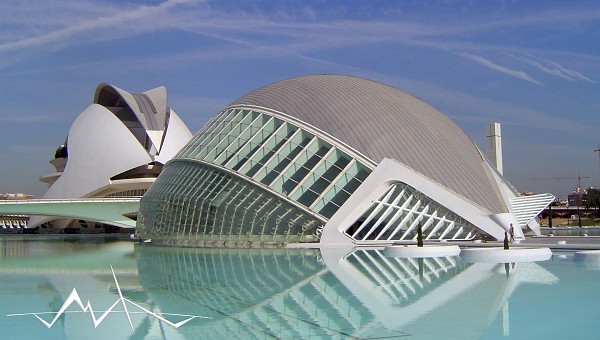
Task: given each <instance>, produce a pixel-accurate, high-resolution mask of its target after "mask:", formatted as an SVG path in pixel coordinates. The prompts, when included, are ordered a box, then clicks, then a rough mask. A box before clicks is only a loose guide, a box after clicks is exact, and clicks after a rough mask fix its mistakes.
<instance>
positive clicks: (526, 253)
mask: <svg viewBox="0 0 600 340" xmlns="http://www.w3.org/2000/svg"><path fill="white" fill-rule="evenodd" d="M460 257H461V259H463V260H464V261H466V262H492V263H509V262H534V261H546V260H549V259H550V258H551V257H552V251H551V250H550V248H522V247H519V248H511V249H509V250H505V249H504V248H501V247H493V248H465V249H462V251H461V252H460Z"/></svg>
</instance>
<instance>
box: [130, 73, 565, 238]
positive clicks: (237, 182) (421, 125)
mask: <svg viewBox="0 0 600 340" xmlns="http://www.w3.org/2000/svg"><path fill="white" fill-rule="evenodd" d="M149 137H151V136H149ZM152 141H154V140H153V139H152ZM148 150H149V149H148ZM552 198H553V197H552V196H551V195H537V196H528V197H520V196H519V194H518V192H517V191H516V190H515V189H514V188H513V187H512V186H511V185H510V184H509V183H508V182H507V181H506V179H505V178H504V177H503V176H502V174H501V173H500V171H498V170H497V169H496V168H495V167H494V166H493V165H492V163H491V162H490V161H489V160H488V159H487V158H486V156H484V154H483V153H482V152H481V150H480V149H479V148H478V147H477V146H476V145H475V143H474V142H473V141H472V140H471V139H470V138H469V137H468V136H467V135H466V134H465V132H464V131H463V130H461V129H460V128H459V127H458V126H457V125H456V124H455V123H453V122H452V121H451V120H450V119H449V118H448V117H447V116H446V115H444V114H442V113H440V112H439V111H437V110H436V109H434V108H433V107H431V106H430V105H428V104H427V103H425V102H423V101H422V100H420V99H418V98H416V97H414V96H412V95H410V94H408V93H406V92H404V91H401V90H399V89H396V88H394V87H391V86H387V85H384V84H381V83H378V82H375V81H371V80H366V79H362V78H356V77H349V76H340V75H315V76H305V77H298V78H292V79H288V80H283V81H279V82H276V83H273V84H270V85H267V86H265V87H263V88H260V89H257V90H255V91H253V92H251V93H249V94H247V95H245V96H243V97H241V98H239V99H238V100H236V101H234V102H233V103H231V104H230V105H229V106H227V107H225V108H223V109H222V110H221V111H219V112H218V113H217V114H215V115H214V116H213V117H212V118H211V119H210V121H209V122H208V123H207V124H206V125H205V126H204V127H203V128H202V129H201V130H200V131H199V132H198V133H197V134H196V135H195V136H194V137H193V138H192V139H191V140H190V141H189V142H188V143H187V145H185V146H184V147H183V148H182V149H181V150H180V151H179V152H178V153H177V154H176V155H175V156H174V157H173V158H172V159H171V160H169V161H168V162H166V164H165V165H164V167H163V168H162V172H161V174H160V176H158V178H157V179H156V180H155V181H154V183H153V184H152V186H151V187H150V188H149V189H148V191H147V192H146V193H145V195H144V196H143V198H142V200H141V203H140V211H139V214H138V219H137V227H136V229H137V230H136V232H137V234H138V235H139V236H140V237H141V238H144V239H152V242H153V243H158V244H167V245H182V246H234V247H235V246H240V247H245V246H248V247H251V246H268V245H273V246H280V245H284V244H289V243H305V242H311V243H321V244H324V245H332V244H354V245H371V244H378V245H380V244H390V243H397V242H402V241H410V240H414V239H415V238H416V235H417V230H418V229H421V230H422V233H423V238H424V239H425V240H439V241H443V240H473V239H475V238H480V237H488V238H491V239H499V240H501V239H503V238H504V233H505V231H506V230H508V227H509V225H510V224H511V223H512V224H514V225H515V226H519V227H520V228H515V229H516V235H515V236H516V237H522V236H523V232H527V231H531V232H534V233H539V224H538V223H537V221H536V219H535V217H536V216H537V214H538V213H539V212H540V211H541V210H542V209H543V208H545V207H546V206H547V205H548V204H549V203H550V202H551V201H552Z"/></svg>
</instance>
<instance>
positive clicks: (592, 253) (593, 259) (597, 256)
mask: <svg viewBox="0 0 600 340" xmlns="http://www.w3.org/2000/svg"><path fill="white" fill-rule="evenodd" d="M573 261H576V262H580V263H582V264H583V265H584V266H585V268H586V269H592V270H600V250H587V251H578V252H576V253H575V254H574V255H573Z"/></svg>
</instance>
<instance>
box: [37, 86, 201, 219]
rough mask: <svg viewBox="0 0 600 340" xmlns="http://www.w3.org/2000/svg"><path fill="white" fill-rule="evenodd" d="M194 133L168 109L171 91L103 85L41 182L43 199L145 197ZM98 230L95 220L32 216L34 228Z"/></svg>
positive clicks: (73, 126)
mask: <svg viewBox="0 0 600 340" xmlns="http://www.w3.org/2000/svg"><path fill="white" fill-rule="evenodd" d="M191 138H192V133H191V132H190V130H189V129H188V128H187V127H186V126H185V124H184V123H183V122H182V120H181V119H180V118H179V116H178V115H177V114H176V113H175V111H173V110H172V109H171V108H170V107H169V106H168V105H167V90H166V89H165V88H164V87H162V86H161V87H157V88H154V89H151V90H148V91H145V92H143V93H140V94H132V93H129V92H127V91H125V90H122V89H120V88H118V87H116V86H113V85H109V84H100V85H98V87H97V88H96V91H95V93H94V97H93V102H92V104H91V105H90V106H88V107H87V108H86V109H85V110H84V111H83V112H81V113H80V114H79V115H78V116H77V118H76V119H75V121H74V122H73V125H72V126H71V128H70V129H69V133H68V134H67V138H66V141H65V144H64V145H61V146H60V147H59V148H58V149H57V150H56V152H55V154H54V158H53V159H52V160H51V161H50V163H51V164H52V165H53V166H54V168H55V171H54V172H52V173H49V174H47V175H44V176H42V177H41V178H40V180H41V181H43V182H45V183H48V185H49V187H48V190H47V192H46V193H45V194H44V196H43V198H46V199H70V198H104V197H131V196H137V197H141V196H142V195H143V194H144V193H145V192H146V190H147V189H148V188H149V187H150V186H151V185H152V183H153V182H154V180H155V179H156V177H158V175H159V174H160V171H161V170H162V167H163V165H164V164H165V163H166V162H167V161H168V160H169V159H171V158H172V157H173V156H174V155H175V154H176V153H177V151H179V150H180V149H181V148H182V147H183V146H184V145H185V144H186V143H187V142H188V141H189V140H190V139H191ZM42 223H49V224H50V226H52V227H54V228H64V227H93V226H94V224H95V222H94V221H79V220H74V219H69V218H55V217H32V218H31V220H30V223H29V227H35V226H39V225H41V224H42Z"/></svg>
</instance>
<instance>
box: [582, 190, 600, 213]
mask: <svg viewBox="0 0 600 340" xmlns="http://www.w3.org/2000/svg"><path fill="white" fill-rule="evenodd" d="M585 205H586V207H588V208H595V209H596V212H598V209H600V189H591V188H590V189H588V194H587V202H586V203H585Z"/></svg>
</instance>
